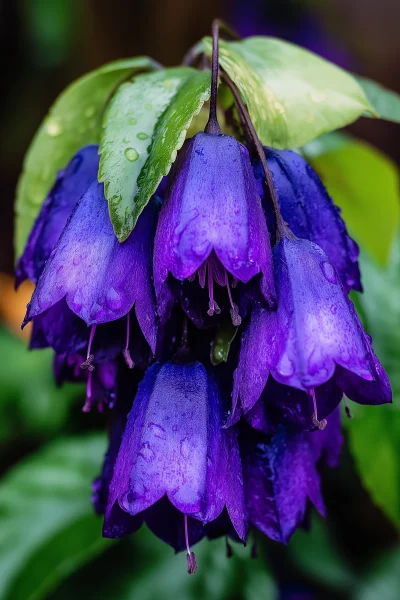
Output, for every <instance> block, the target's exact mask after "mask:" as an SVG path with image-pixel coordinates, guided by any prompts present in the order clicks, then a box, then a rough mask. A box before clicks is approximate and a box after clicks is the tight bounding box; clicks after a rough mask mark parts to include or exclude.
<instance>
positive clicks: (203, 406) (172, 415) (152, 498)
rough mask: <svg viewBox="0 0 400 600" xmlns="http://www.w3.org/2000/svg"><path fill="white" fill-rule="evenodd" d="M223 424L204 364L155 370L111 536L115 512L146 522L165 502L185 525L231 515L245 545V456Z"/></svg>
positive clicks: (131, 425)
mask: <svg viewBox="0 0 400 600" xmlns="http://www.w3.org/2000/svg"><path fill="white" fill-rule="evenodd" d="M223 420H224V410H223V406H222V398H221V395H220V391H219V388H218V386H217V384H216V382H215V381H214V379H213V378H212V376H210V375H209V374H208V373H207V371H206V369H205V368H204V367H203V365H202V364H201V363H199V362H195V363H191V364H179V363H174V362H167V363H165V364H161V363H155V364H154V365H153V366H152V367H150V369H149V370H148V371H147V373H146V375H145V377H144V379H143V381H142V382H141V383H140V384H139V389H138V393H137V395H136V398H135V401H134V404H133V409H132V411H131V412H130V414H129V416H128V421H127V426H126V429H125V432H124V434H123V438H122V443H121V447H120V449H119V453H118V457H117V460H116V463H115V468H114V473H113V478H112V481H111V484H110V492H109V498H108V507H107V512H106V522H105V527H106V529H107V528H108V527H109V522H110V519H111V520H113V518H114V516H115V515H114V514H113V511H114V510H115V508H117V510H118V512H119V509H122V510H123V511H125V512H126V513H129V514H130V515H131V516H133V517H135V516H137V515H142V516H143V518H144V520H145V521H146V522H147V521H148V514H149V513H147V511H148V510H149V509H150V507H153V506H155V505H156V503H158V502H159V501H160V500H161V499H164V501H166V500H168V502H169V503H170V504H172V506H174V507H175V509H177V510H178V511H179V512H180V513H181V515H182V517H181V523H184V524H186V522H187V518H188V517H191V518H192V519H196V520H197V521H200V524H203V525H205V524H207V523H210V522H212V521H214V520H215V519H216V518H217V517H218V516H220V515H221V513H222V511H223V509H224V508H225V507H226V509H227V512H228V515H229V518H230V520H231V522H232V525H233V527H234V528H235V530H236V532H237V534H238V536H239V537H240V538H241V539H245V536H246V516H245V509H244V500H243V483H242V478H241V463H240V456H239V448H238V444H237V439H236V432H235V431H234V430H224V429H223V428H222V424H223ZM118 506H119V508H118ZM150 514H151V513H150ZM155 521H156V522H157V518H156V519H155ZM148 524H149V523H148ZM153 524H154V522H153ZM190 542H191V540H189V539H188V540H187V546H189V543H190ZM188 554H190V551H189V549H188Z"/></svg>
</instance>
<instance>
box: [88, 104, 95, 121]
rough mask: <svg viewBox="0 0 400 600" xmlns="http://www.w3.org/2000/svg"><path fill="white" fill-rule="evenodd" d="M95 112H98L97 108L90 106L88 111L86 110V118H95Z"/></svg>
mask: <svg viewBox="0 0 400 600" xmlns="http://www.w3.org/2000/svg"><path fill="white" fill-rule="evenodd" d="M95 112H96V107H95V106H88V107H87V109H86V110H85V117H87V118H88V119H90V117H93V115H94V113H95Z"/></svg>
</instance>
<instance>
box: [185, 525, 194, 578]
mask: <svg viewBox="0 0 400 600" xmlns="http://www.w3.org/2000/svg"><path fill="white" fill-rule="evenodd" d="M183 519H184V522H185V542H186V550H187V554H186V561H187V570H188V573H189V575H194V573H196V571H197V562H196V555H195V553H194V552H191V551H190V546H189V531H188V521H187V515H183Z"/></svg>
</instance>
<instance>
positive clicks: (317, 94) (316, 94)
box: [310, 90, 326, 102]
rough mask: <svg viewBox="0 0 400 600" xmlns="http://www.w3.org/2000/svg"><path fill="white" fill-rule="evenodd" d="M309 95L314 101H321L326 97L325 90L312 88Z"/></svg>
mask: <svg viewBox="0 0 400 600" xmlns="http://www.w3.org/2000/svg"><path fill="white" fill-rule="evenodd" d="M310 97H311V100H313V101H314V102H323V101H324V100H325V98H326V92H324V91H323V90H312V91H311V92H310Z"/></svg>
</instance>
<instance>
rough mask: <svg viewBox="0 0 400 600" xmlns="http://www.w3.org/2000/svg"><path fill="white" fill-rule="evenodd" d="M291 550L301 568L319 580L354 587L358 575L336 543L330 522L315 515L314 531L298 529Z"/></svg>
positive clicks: (346, 587)
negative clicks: (330, 529)
mask: <svg viewBox="0 0 400 600" xmlns="http://www.w3.org/2000/svg"><path fill="white" fill-rule="evenodd" d="M289 552H290V554H291V555H292V556H293V558H294V560H295V561H296V564H297V566H298V567H300V568H301V569H302V570H303V571H304V572H305V573H306V574H307V575H309V576H311V577H312V578H313V579H314V580H315V581H317V582H319V583H322V584H324V585H328V586H332V587H333V588H335V589H351V588H352V587H353V586H354V584H355V583H356V580H357V578H356V575H355V574H354V573H353V571H352V570H351V568H350V566H349V565H348V563H347V562H346V559H345V558H344V557H343V555H342V554H341V551H340V549H339V548H338V547H336V546H335V543H334V540H332V538H331V535H330V532H329V530H328V526H327V522H326V521H324V520H323V519H322V518H321V517H319V516H317V515H316V514H313V520H312V527H311V531H301V530H300V529H299V530H298V531H296V533H295V534H294V536H293V538H292V539H291V540H290V542H289Z"/></svg>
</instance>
